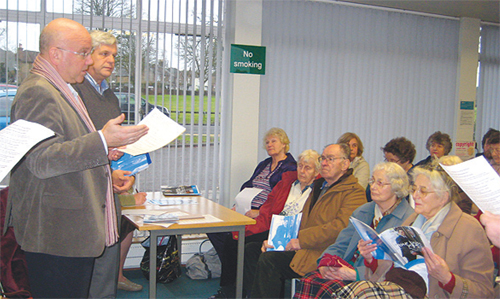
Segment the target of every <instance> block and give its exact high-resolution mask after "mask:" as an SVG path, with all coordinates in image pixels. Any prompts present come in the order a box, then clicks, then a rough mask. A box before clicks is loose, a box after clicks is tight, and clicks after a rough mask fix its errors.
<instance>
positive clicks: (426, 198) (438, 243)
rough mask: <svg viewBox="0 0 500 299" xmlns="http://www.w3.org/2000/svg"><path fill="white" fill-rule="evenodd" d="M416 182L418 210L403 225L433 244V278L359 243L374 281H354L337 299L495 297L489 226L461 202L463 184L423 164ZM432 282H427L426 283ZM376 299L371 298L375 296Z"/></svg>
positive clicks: (429, 265) (428, 254) (428, 258)
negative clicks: (464, 209)
mask: <svg viewBox="0 0 500 299" xmlns="http://www.w3.org/2000/svg"><path fill="white" fill-rule="evenodd" d="M412 178H413V181H414V185H413V186H412V192H413V198H414V199H415V214H413V215H411V216H410V217H409V218H408V219H407V220H406V221H405V222H404V223H403V225H410V226H412V227H415V228H420V229H421V230H422V231H423V234H424V235H425V237H427V239H429V240H430V244H431V247H432V249H431V248H423V250H422V254H423V256H424V261H425V265H426V269H427V272H428V275H427V277H421V276H419V275H416V274H415V272H413V271H408V270H406V269H404V268H401V267H400V266H398V265H397V264H396V265H395V264H394V263H393V262H392V261H388V260H377V259H374V258H373V256H372V255H371V252H372V251H374V250H375V249H376V246H377V245H375V244H371V241H359V245H358V248H359V251H360V253H361V255H362V256H363V257H364V258H365V265H366V266H367V269H366V273H365V278H366V279H367V280H368V281H357V282H353V283H351V284H349V285H347V286H345V287H343V288H341V289H339V290H338V291H337V292H335V293H334V294H333V295H332V297H334V298H353V297H356V298H368V297H370V296H372V295H373V294H377V295H378V296H379V297H377V298H394V297H396V298H421V297H423V296H425V295H427V296H429V297H430V298H493V261H492V258H491V251H490V245H489V242H488V240H487V238H486V235H485V233H484V230H483V228H482V227H481V225H479V223H478V222H477V221H476V220H475V219H474V218H472V217H471V216H469V215H467V214H465V213H463V212H462V211H461V210H460V208H459V207H458V206H457V205H456V204H455V201H456V200H457V192H456V190H457V187H456V185H455V183H454V182H453V181H452V180H451V178H450V177H448V175H447V174H446V173H445V172H444V171H442V170H440V167H439V166H438V167H437V169H431V170H429V169H424V168H421V167H417V168H415V169H414V170H413V174H412ZM426 280H427V283H425V282H426ZM370 298H371V297H370Z"/></svg>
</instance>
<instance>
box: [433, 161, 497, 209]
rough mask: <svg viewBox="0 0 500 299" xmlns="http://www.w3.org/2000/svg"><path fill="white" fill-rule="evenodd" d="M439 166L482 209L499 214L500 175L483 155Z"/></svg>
mask: <svg viewBox="0 0 500 299" xmlns="http://www.w3.org/2000/svg"><path fill="white" fill-rule="evenodd" d="M441 167H443V169H444V170H445V171H446V172H447V173H448V174H449V175H450V176H451V177H452V178H453V180H454V181H455V182H456V183H457V184H458V185H459V186H460V188H462V190H464V192H465V193H466V194H467V195H468V196H469V197H470V199H471V200H472V201H473V202H474V203H475V204H476V205H477V206H478V207H479V208H480V209H481V210H482V211H488V212H491V213H493V214H497V215H500V176H499V175H498V174H497V173H496V171H495V170H494V169H493V168H492V167H491V165H490V164H489V163H488V161H486V159H485V158H484V156H480V157H477V158H474V159H471V160H468V161H465V162H463V163H460V164H456V165H451V166H446V165H443V164H441Z"/></svg>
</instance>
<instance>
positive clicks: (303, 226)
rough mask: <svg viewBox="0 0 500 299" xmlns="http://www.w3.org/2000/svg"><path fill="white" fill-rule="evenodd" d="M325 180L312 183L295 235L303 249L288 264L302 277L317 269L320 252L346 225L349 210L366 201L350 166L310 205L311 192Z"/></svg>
mask: <svg viewBox="0 0 500 299" xmlns="http://www.w3.org/2000/svg"><path fill="white" fill-rule="evenodd" d="M324 181H325V179H324V178H320V179H317V180H316V181H315V182H314V187H313V190H312V192H311V195H309V198H308V199H307V201H306V203H305V204H304V209H303V211H302V212H303V214H302V221H301V223H300V230H299V236H298V239H299V243H300V247H301V248H302V249H300V250H298V251H297V253H296V254H295V256H294V257H293V259H292V261H291V262H290V267H291V268H292V269H293V270H294V271H295V272H296V273H298V274H300V275H302V276H303V275H304V274H306V273H308V272H311V271H314V270H316V260H317V259H318V258H319V256H320V255H321V253H322V252H323V251H324V250H325V249H326V248H327V247H328V246H329V245H330V244H333V243H335V240H336V239H337V236H338V235H339V233H340V231H341V230H343V229H344V228H345V227H347V224H348V223H349V216H351V214H352V212H354V210H356V209H357V208H358V207H359V206H361V205H362V204H364V203H366V196H365V190H364V189H363V188H362V187H361V186H360V185H359V184H358V180H357V179H356V178H355V177H354V176H353V175H352V170H350V169H349V170H348V175H347V176H344V177H342V178H341V181H340V182H338V184H336V185H334V186H332V187H331V188H330V189H328V190H327V191H326V193H325V194H323V196H321V197H320V198H319V199H318V200H317V202H316V203H315V204H314V206H312V208H311V204H312V200H313V198H314V195H315V194H317V192H318V191H319V189H320V188H321V186H322V185H323V182H324Z"/></svg>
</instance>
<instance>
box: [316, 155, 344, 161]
mask: <svg viewBox="0 0 500 299" xmlns="http://www.w3.org/2000/svg"><path fill="white" fill-rule="evenodd" d="M337 159H345V158H344V157H332V156H326V157H325V156H320V157H319V158H318V161H319V163H321V162H323V161H324V160H326V161H327V162H329V163H332V162H333V161H335V160H337Z"/></svg>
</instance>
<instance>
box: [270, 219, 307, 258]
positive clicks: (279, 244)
mask: <svg viewBox="0 0 500 299" xmlns="http://www.w3.org/2000/svg"><path fill="white" fill-rule="evenodd" d="M301 219H302V213H298V214H297V215H292V216H283V215H273V218H272V219H271V227H270V228H269V237H268V238H267V243H268V244H269V245H272V246H274V248H268V249H267V251H285V247H286V244H288V242H290V240H291V239H297V237H298V235H299V228H300V220H301Z"/></svg>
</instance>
